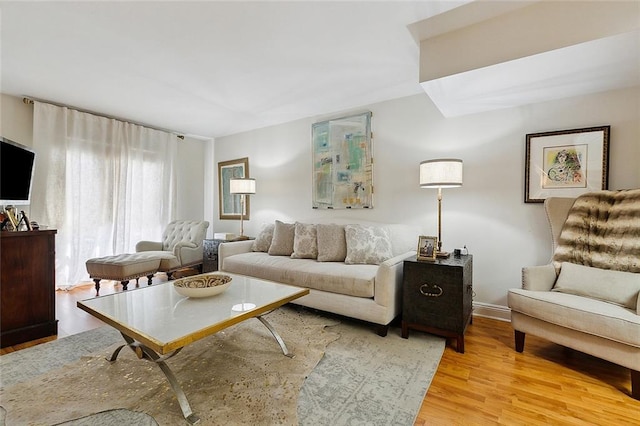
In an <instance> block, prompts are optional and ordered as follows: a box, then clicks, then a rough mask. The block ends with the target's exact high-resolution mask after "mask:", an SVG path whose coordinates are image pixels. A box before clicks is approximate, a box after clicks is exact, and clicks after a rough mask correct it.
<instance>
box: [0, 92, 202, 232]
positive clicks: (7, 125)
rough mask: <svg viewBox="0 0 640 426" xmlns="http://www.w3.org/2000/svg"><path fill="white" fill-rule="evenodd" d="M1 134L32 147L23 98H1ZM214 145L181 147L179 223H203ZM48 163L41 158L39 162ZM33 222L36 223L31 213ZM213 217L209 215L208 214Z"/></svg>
mask: <svg viewBox="0 0 640 426" xmlns="http://www.w3.org/2000/svg"><path fill="white" fill-rule="evenodd" d="M0 134H1V135H2V136H4V137H6V138H9V139H11V140H13V141H15V142H18V143H21V144H23V145H27V146H33V105H27V104H25V103H24V102H22V98H20V97H16V96H9V95H6V94H2V95H1V97H0ZM211 144H212V142H211V141H201V140H196V139H190V138H188V137H187V138H185V139H184V140H181V141H179V143H178V161H177V171H176V176H177V189H178V194H177V209H176V219H193V220H203V218H204V212H205V207H204V206H205V198H206V197H205V181H204V179H203V176H204V174H205V163H206V164H207V167H208V168H210V167H211V166H210V165H209V164H210V163H211V161H206V157H205V152H206V151H207V146H208V145H211ZM40 161H46V159H43V158H41V157H37V158H36V167H38V162H40ZM139 211H140V214H143V215H144V206H140V209H139ZM27 213H28V216H29V218H30V219H32V220H35V221H37V220H38V218H37V217H32V216H31V214H30V213H31V212H30V211H28V212H27ZM209 216H210V213H209Z"/></svg>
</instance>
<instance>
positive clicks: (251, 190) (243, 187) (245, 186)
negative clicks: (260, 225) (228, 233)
mask: <svg viewBox="0 0 640 426" xmlns="http://www.w3.org/2000/svg"><path fill="white" fill-rule="evenodd" d="M229 193H230V194H238V195H240V236H239V237H238V238H236V240H248V239H249V237H246V236H245V235H244V211H245V202H246V199H245V197H246V196H247V195H251V194H255V193H256V180H255V179H252V178H235V179H229Z"/></svg>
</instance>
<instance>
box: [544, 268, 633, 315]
mask: <svg viewBox="0 0 640 426" xmlns="http://www.w3.org/2000/svg"><path fill="white" fill-rule="evenodd" d="M552 291H558V292H561V293H569V294H575V295H578V296H585V297H590V298H592V299H598V300H603V301H605V302H610V303H614V304H616V305H620V306H624V307H625V308H629V309H633V310H635V309H636V308H637V303H638V293H640V274H636V273H633V272H622V271H612V270H609V269H599V268H593V267H591V266H583V265H576V264H573V263H568V262H562V266H561V268H560V275H558V279H557V280H556V283H555V285H554V286H553V289H552Z"/></svg>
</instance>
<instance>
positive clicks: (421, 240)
mask: <svg viewBox="0 0 640 426" xmlns="http://www.w3.org/2000/svg"><path fill="white" fill-rule="evenodd" d="M437 247H438V237H428V236H425V235H420V236H419V237H418V260H436V248H437Z"/></svg>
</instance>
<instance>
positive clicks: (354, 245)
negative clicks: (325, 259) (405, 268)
mask: <svg viewBox="0 0 640 426" xmlns="http://www.w3.org/2000/svg"><path fill="white" fill-rule="evenodd" d="M344 233H345V238H346V240H347V257H346V258H345V260H344V263H348V264H368V265H379V264H381V263H382V262H384V261H385V260H387V259H390V258H391V257H393V249H392V248H391V238H390V236H389V231H387V230H386V229H385V228H382V227H378V226H365V225H359V224H358V225H346V226H345V227H344Z"/></svg>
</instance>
